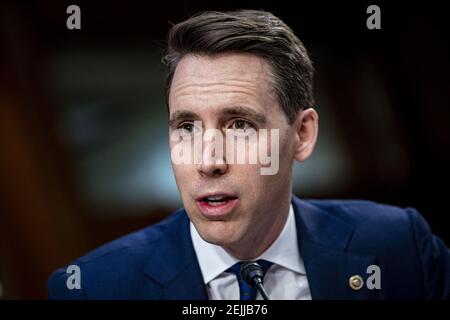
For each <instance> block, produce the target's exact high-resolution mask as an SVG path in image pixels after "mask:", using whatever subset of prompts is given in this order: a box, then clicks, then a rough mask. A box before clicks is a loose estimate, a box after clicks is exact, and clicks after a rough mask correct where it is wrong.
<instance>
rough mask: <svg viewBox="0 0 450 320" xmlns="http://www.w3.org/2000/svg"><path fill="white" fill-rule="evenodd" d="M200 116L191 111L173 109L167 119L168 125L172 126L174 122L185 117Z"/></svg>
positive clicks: (195, 117) (197, 117)
mask: <svg viewBox="0 0 450 320" xmlns="http://www.w3.org/2000/svg"><path fill="white" fill-rule="evenodd" d="M199 118H200V117H199V116H198V115H197V114H196V113H195V112H192V111H188V110H178V111H175V112H174V113H173V114H172V115H171V116H170V119H169V127H173V126H174V124H175V123H177V122H179V121H181V120H186V119H199Z"/></svg>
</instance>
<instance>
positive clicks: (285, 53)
mask: <svg viewBox="0 0 450 320" xmlns="http://www.w3.org/2000/svg"><path fill="white" fill-rule="evenodd" d="M226 52H237V53H239V52H242V53H251V54H255V55H257V56H259V57H262V58H264V59H265V60H266V61H267V62H268V63H269V65H270V66H271V71H272V72H271V73H272V74H271V76H272V81H273V84H274V89H275V93H276V95H277V98H278V101H279V103H280V105H281V107H282V108H283V111H284V113H285V114H286V116H287V118H288V120H289V123H293V121H294V120H295V118H296V116H297V114H298V112H299V110H301V109H303V108H308V107H311V106H313V105H314V97H313V73H314V70H313V66H312V63H311V60H310V59H309V57H308V53H307V51H306V49H305V47H304V46H303V44H302V42H301V41H300V40H299V39H298V38H297V36H295V34H294V32H293V31H292V30H291V28H289V27H288V26H287V25H286V24H285V23H284V22H283V21H281V20H280V19H279V18H278V17H276V16H274V15H273V14H272V13H270V12H266V11H259V10H238V11H231V12H216V11H207V12H202V13H199V14H196V15H194V16H192V17H191V18H189V19H188V20H186V21H183V22H181V23H179V24H176V25H174V26H173V27H172V28H171V29H170V31H169V34H168V47H167V53H166V55H165V57H164V58H163V62H164V63H165V65H166V98H167V103H168V101H169V94H170V87H171V83H172V79H173V75H174V73H175V69H176V67H177V65H178V63H179V62H180V60H181V59H182V58H183V56H185V55H187V54H200V55H202V54H205V55H214V54H220V53H226Z"/></svg>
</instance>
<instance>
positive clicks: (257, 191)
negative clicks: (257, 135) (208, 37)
mask: <svg viewBox="0 0 450 320" xmlns="http://www.w3.org/2000/svg"><path fill="white" fill-rule="evenodd" d="M169 109H170V115H169V117H170V133H172V132H173V131H175V130H177V129H178V130H180V129H181V130H182V131H183V132H184V133H185V134H192V135H196V134H197V135H198V134H199V133H200V139H202V138H201V132H204V131H205V130H208V129H218V130H221V131H222V132H225V130H226V129H229V130H231V131H233V130H235V131H236V132H238V133H244V134H245V132H247V131H248V132H251V130H250V129H254V130H256V132H258V130H260V129H267V130H268V131H269V132H270V130H271V129H278V130H279V139H278V141H276V142H277V143H278V144H279V155H280V156H279V170H278V172H277V173H276V174H274V175H262V174H261V170H260V169H261V164H260V163H259V161H258V163H257V164H249V163H247V164H229V163H228V164H227V163H224V162H223V161H222V162H220V161H216V162H214V161H213V162H212V163H211V162H210V163H207V162H206V161H204V162H203V163H199V164H175V163H174V161H173V158H172V167H173V171H174V174H175V179H176V182H177V185H178V189H179V191H180V194H181V199H182V201H183V204H184V207H185V209H186V211H187V214H188V216H189V218H190V220H191V221H192V222H193V224H194V225H195V227H196V229H197V231H198V232H199V234H200V235H201V237H202V238H203V239H204V240H205V241H208V242H210V243H213V244H216V245H220V246H223V247H225V248H230V249H236V248H238V247H240V246H251V245H252V243H253V244H254V242H255V241H260V240H261V239H260V238H261V235H263V236H265V237H270V236H271V234H272V233H276V232H279V229H280V226H282V225H283V223H284V219H285V217H286V214H287V210H288V207H289V201H290V197H291V175H292V162H293V158H294V149H295V136H296V132H295V128H294V126H290V125H289V124H288V121H287V118H286V116H285V114H284V112H283V111H282V109H281V107H280V105H279V103H278V101H277V99H276V96H275V93H274V89H273V85H272V83H271V78H270V75H269V65H268V63H267V62H266V61H265V60H264V59H262V58H259V57H257V56H254V55H249V54H237V53H236V54H235V53H229V54H222V55H218V56H213V57H207V56H193V55H187V56H185V57H183V59H182V60H181V61H180V63H179V64H178V66H177V68H176V71H175V74H174V77H173V81H172V86H171V91H170V96H169ZM194 121H195V123H194ZM197 121H201V122H197ZM198 123H200V124H201V126H200V128H198V127H197V126H196V124H198ZM171 140H172V139H171ZM268 140H269V143H268V148H269V151H270V150H271V149H273V146H272V145H271V144H270V135H269V137H268ZM224 141H226V140H225V139H224ZM224 143H225V142H224ZM257 143H258V144H262V143H267V141H262V140H261V139H258V142H257ZM175 144H176V142H175V141H171V148H173V147H174V145H175ZM214 145H215V144H213V143H211V142H207V141H204V143H203V148H202V151H201V152H202V160H206V159H211V156H212V155H213V153H214V150H213V149H214V147H213V146H214ZM224 150H225V147H224ZM247 151H248V149H247ZM224 154H225V152H224ZM224 158H225V156H224ZM224 161H225V162H226V159H224Z"/></svg>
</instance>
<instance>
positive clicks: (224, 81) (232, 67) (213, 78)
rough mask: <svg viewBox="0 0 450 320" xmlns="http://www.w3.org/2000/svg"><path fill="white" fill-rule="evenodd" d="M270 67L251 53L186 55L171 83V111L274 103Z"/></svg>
mask: <svg viewBox="0 0 450 320" xmlns="http://www.w3.org/2000/svg"><path fill="white" fill-rule="evenodd" d="M273 97H274V93H273V85H272V82H271V77H270V66H269V64H268V63H267V62H266V61H265V60H264V59H263V58H260V57H258V56H255V55H252V54H242V53H227V54H221V55H215V56H203V55H187V56H185V57H183V58H182V59H181V61H180V62H179V64H178V66H177V68H176V70H175V74H174V77H173V80H172V85H171V90H170V95H169V106H170V109H171V111H173V110H172V109H173V108H174V109H177V108H178V107H184V108H186V107H188V106H189V105H190V104H192V103H194V104H195V105H196V106H198V107H200V106H201V105H202V104H207V105H208V106H209V107H210V108H211V107H213V106H214V105H216V106H218V105H221V104H230V103H244V104H246V103H248V104H252V105H258V104H264V103H265V102H268V100H270V101H272V102H273Z"/></svg>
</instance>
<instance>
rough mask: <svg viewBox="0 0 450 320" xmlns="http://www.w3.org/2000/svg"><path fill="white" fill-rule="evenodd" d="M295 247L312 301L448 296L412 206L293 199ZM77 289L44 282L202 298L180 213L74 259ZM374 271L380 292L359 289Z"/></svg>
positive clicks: (446, 260)
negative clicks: (352, 282) (357, 280)
mask: <svg viewBox="0 0 450 320" xmlns="http://www.w3.org/2000/svg"><path fill="white" fill-rule="evenodd" d="M292 203H293V207H294V212H295V220H296V225H297V231H298V239H299V240H298V241H299V248H300V253H301V255H302V258H303V260H304V263H305V268H306V273H307V279H308V282H309V286H310V290H311V296H312V298H313V299H450V252H449V249H448V248H447V247H446V246H445V244H444V243H443V242H442V240H440V239H439V238H437V237H436V236H434V235H433V234H432V233H431V231H430V229H429V226H428V224H427V223H426V222H425V220H424V219H423V218H422V217H421V215H420V214H419V213H417V211H415V210H414V209H411V208H408V209H401V208H397V207H393V206H388V205H383V204H376V203H373V202H368V201H335V200H332V201H330V200H314V201H312V200H310V201H306V200H300V199H298V198H296V197H295V196H294V197H293V199H292ZM72 264H75V265H78V266H79V267H80V271H81V274H80V275H81V289H72V290H69V289H68V287H67V285H66V282H67V278H68V277H69V276H70V274H68V273H66V269H65V268H62V269H59V270H57V271H55V272H54V273H53V275H52V276H51V277H50V279H49V281H48V290H49V297H50V298H53V299H194V300H195V299H207V298H208V297H207V293H206V289H205V285H204V284H203V279H202V274H201V271H200V267H199V264H198V261H197V258H196V254H195V251H194V248H193V245H192V241H191V237H190V232H189V219H188V217H187V215H186V212H185V211H184V210H183V209H181V210H179V211H177V212H175V213H174V214H172V215H171V216H170V217H168V218H167V219H165V220H164V221H162V222H160V223H158V224H156V225H154V226H150V227H148V228H146V229H143V230H141V231H138V232H135V233H133V234H130V235H127V236H125V237H122V238H120V239H118V240H115V241H113V242H111V243H109V244H106V245H104V246H102V247H100V248H98V249H96V250H94V251H92V252H91V253H89V254H87V255H86V256H84V257H81V258H80V259H78V260H76V261H74V262H73V263H72ZM370 265H378V266H379V267H380V280H381V282H380V283H381V289H369V288H368V287H367V286H366V285H364V286H363V287H362V288H361V289H360V290H353V289H352V288H351V287H350V286H349V282H348V280H349V278H350V277H351V276H353V275H360V276H361V277H362V278H363V279H364V280H366V279H367V278H368V277H369V276H370V274H368V273H367V267H368V266H370Z"/></svg>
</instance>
